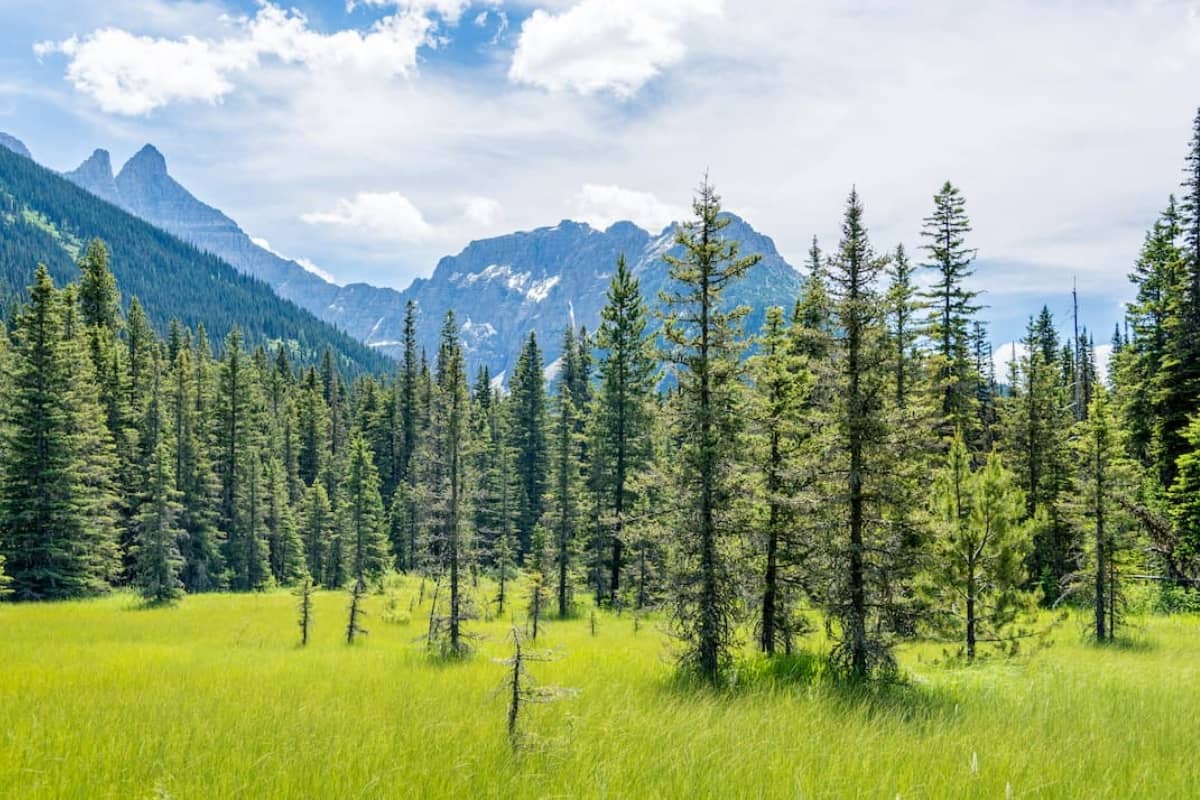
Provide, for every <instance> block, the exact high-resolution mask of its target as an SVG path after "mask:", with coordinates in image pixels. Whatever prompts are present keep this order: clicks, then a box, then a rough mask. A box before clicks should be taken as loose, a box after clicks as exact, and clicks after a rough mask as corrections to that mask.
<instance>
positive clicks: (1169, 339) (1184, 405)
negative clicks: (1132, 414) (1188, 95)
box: [1154, 110, 1200, 486]
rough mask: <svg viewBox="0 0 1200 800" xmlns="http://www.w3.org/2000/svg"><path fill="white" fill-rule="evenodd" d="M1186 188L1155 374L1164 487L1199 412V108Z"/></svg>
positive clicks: (1169, 481) (1172, 478)
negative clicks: (1173, 277) (1177, 267)
mask: <svg viewBox="0 0 1200 800" xmlns="http://www.w3.org/2000/svg"><path fill="white" fill-rule="evenodd" d="M1182 188H1183V196H1182V200H1181V202H1180V206H1179V235H1180V243H1179V244H1180V248H1179V254H1180V256H1181V264H1180V266H1181V269H1180V270H1179V274H1178V275H1177V276H1176V281H1177V283H1176V284H1175V286H1173V287H1171V289H1170V291H1169V294H1168V296H1167V297H1166V301H1167V316H1166V318H1165V319H1164V320H1163V333H1164V335H1165V348H1164V352H1163V355H1162V361H1161V362H1160V363H1159V364H1158V365H1157V366H1158V372H1157V374H1156V375H1155V378H1156V386H1155V401H1156V402H1155V409H1154V410H1155V439H1156V449H1157V461H1158V464H1159V472H1160V478H1159V480H1160V483H1161V484H1162V485H1163V486H1170V485H1172V483H1174V481H1175V475H1176V465H1177V462H1178V459H1179V457H1180V456H1181V455H1183V454H1184V453H1185V452H1187V449H1188V445H1187V442H1186V440H1185V438H1184V431H1185V429H1186V428H1187V426H1188V423H1189V421H1190V419H1191V418H1192V417H1193V416H1194V415H1195V414H1196V413H1197V412H1200V110H1198V111H1197V113H1196V117H1195V121H1194V124H1193V129H1192V139H1191V142H1190V143H1189V145H1188V155H1187V159H1186V162H1185V168H1184V182H1183V186H1182Z"/></svg>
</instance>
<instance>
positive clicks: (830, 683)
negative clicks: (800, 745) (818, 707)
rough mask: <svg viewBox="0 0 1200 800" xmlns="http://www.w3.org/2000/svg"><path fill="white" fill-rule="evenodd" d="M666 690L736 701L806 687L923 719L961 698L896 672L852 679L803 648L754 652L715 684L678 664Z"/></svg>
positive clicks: (844, 703)
mask: <svg viewBox="0 0 1200 800" xmlns="http://www.w3.org/2000/svg"><path fill="white" fill-rule="evenodd" d="M663 688H664V690H665V691H667V692H669V693H671V694H674V695H676V696H678V697H685V696H700V697H708V698H713V699H720V700H726V701H729V702H737V700H738V698H739V697H742V696H746V695H749V694H753V693H758V694H761V693H764V692H766V693H770V692H781V693H782V692H796V691H804V692H806V693H807V694H808V696H809V697H810V698H813V699H816V700H821V701H823V702H826V703H828V704H830V705H832V706H833V707H835V708H837V709H838V710H839V711H842V712H844V713H846V714H866V715H868V716H869V717H874V716H887V717H890V718H893V719H898V720H901V721H904V722H911V723H924V722H929V721H933V720H938V719H944V718H947V717H949V716H952V715H954V714H956V713H957V710H958V708H959V705H960V701H961V698H960V697H958V696H957V695H955V694H953V693H952V692H951V691H950V690H949V689H946V688H942V687H937V686H931V685H929V684H925V683H922V682H920V681H919V680H917V679H915V678H913V677H910V676H908V675H906V674H904V673H903V672H895V673H891V674H887V675H884V676H881V677H876V678H873V679H870V680H863V679H856V678H853V677H851V676H848V675H846V674H845V673H844V672H843V671H841V670H839V669H837V668H836V667H835V666H834V665H833V664H832V663H831V661H830V658H829V656H828V655H827V654H823V653H815V652H812V651H807V650H802V651H799V652H796V653H792V654H789V655H783V656H775V657H772V658H767V657H765V656H763V657H756V658H752V659H747V660H744V661H739V662H737V663H736V664H734V665H732V666H730V668H729V669H728V671H727V677H726V679H725V682H724V683H722V684H720V685H713V684H712V683H711V682H709V681H707V680H705V679H704V678H703V677H702V676H700V675H698V674H697V673H695V672H694V671H688V670H686V669H677V670H675V671H674V672H672V674H671V675H670V677H668V678H667V680H666V681H665V683H664V686H663Z"/></svg>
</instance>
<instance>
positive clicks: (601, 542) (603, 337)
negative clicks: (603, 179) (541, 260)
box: [592, 255, 658, 605]
mask: <svg viewBox="0 0 1200 800" xmlns="http://www.w3.org/2000/svg"><path fill="white" fill-rule="evenodd" d="M600 319H601V322H600V328H599V329H598V330H597V331H596V346H597V347H598V348H599V350H600V366H599V371H600V391H599V394H598V396H597V398H596V404H595V409H596V410H595V414H594V420H593V428H594V433H593V436H592V439H593V441H594V442H595V446H594V447H593V463H592V471H593V473H594V475H593V484H594V486H595V488H596V490H597V491H598V493H600V494H603V495H604V497H605V498H606V499H605V501H604V507H603V509H602V513H600V514H597V515H596V516H597V523H598V524H602V525H603V527H604V528H610V529H611V533H610V534H609V536H608V537H604V536H603V535H600V536H597V537H596V540H597V541H596V542H595V546H596V547H597V548H602V550H603V551H606V552H607V559H606V560H607V567H608V568H607V570H606V572H607V579H608V580H607V583H608V602H609V604H610V605H616V602H617V595H618V593H619V592H620V590H621V568H622V565H623V562H624V559H625V554H624V547H625V542H624V536H625V530H624V528H625V517H626V514H627V508H628V507H629V505H630V504H631V503H632V502H633V501H634V497H633V496H632V492H631V489H632V484H633V481H632V478H633V476H634V475H636V474H638V473H639V472H640V471H641V470H642V469H644V468H645V466H646V462H647V460H648V458H649V455H650V448H649V446H648V445H649V436H648V433H649V430H650V426H651V424H652V417H651V414H652V411H653V408H652V405H651V400H652V397H653V393H654V384H655V381H656V379H657V374H658V368H657V364H656V362H655V358H654V351H653V338H652V334H651V333H650V332H649V330H648V324H649V319H648V316H647V313H646V304H645V301H644V300H643V299H642V293H641V288H640V286H639V284H638V279H637V278H636V277H634V275H633V273H632V272H631V271H630V269H629V267H628V265H627V264H626V263H625V256H624V255H621V256H620V257H619V258H618V259H617V271H616V274H614V275H613V278H612V281H611V283H610V284H609V287H608V294H607V302H606V303H605V305H604V308H603V309H601V311H600ZM605 518H611V523H610V524H604V522H603V521H604V520H605ZM606 538H607V539H610V540H611V541H607V542H606V541H605V539H606ZM605 545H607V547H606V546H605ZM603 559H604V556H603V554H601V553H598V554H597V560H598V561H602V560H603ZM598 566H599V565H598Z"/></svg>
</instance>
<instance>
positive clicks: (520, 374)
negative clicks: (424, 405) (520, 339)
mask: <svg viewBox="0 0 1200 800" xmlns="http://www.w3.org/2000/svg"><path fill="white" fill-rule="evenodd" d="M509 409H510V410H511V413H512V419H511V420H510V422H509V426H508V428H509V436H511V437H512V448H513V450H514V451H515V453H516V461H515V463H514V465H513V466H514V467H515V469H516V472H517V475H518V476H520V482H521V493H520V494H519V495H518V497H517V540H518V542H519V547H520V552H521V554H522V556H524V555H526V554H528V553H529V551H530V546H531V543H532V538H533V528H534V526H536V525H537V523H538V521H539V520H541V518H542V514H543V513H544V512H545V510H546V505H545V494H546V469H547V464H548V460H549V454H548V447H547V442H546V389H545V378H544V376H543V373H542V350H541V348H540V347H538V343H537V336H536V335H535V334H533V333H530V334H529V339H528V340H527V341H526V343H525V346H524V347H523V348H522V349H521V355H520V357H519V358H518V359H517V366H516V369H515V370H514V371H513V381H512V395H511V397H510V399H509Z"/></svg>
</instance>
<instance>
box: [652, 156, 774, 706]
mask: <svg viewBox="0 0 1200 800" xmlns="http://www.w3.org/2000/svg"><path fill="white" fill-rule="evenodd" d="M692 211H693V213H694V214H695V218H694V219H693V220H691V221H689V222H687V223H685V224H684V225H682V226H681V227H680V228H679V230H678V233H677V235H676V245H677V246H678V247H680V248H681V249H682V251H683V252H682V255H681V256H679V257H676V256H672V255H666V256H664V259H665V260H666V262H667V265H668V271H669V274H670V276H671V279H672V280H673V281H674V282H675V286H677V287H678V288H677V289H675V290H674V291H672V292H670V293H664V295H663V297H662V300H663V302H664V305H665V306H666V308H667V316H666V319H665V320H664V325H663V337H664V339H665V340H666V342H667V345H668V347H669V348H670V350H669V356H670V360H671V361H672V363H673V364H674V365H675V367H676V371H675V374H676V376H677V377H678V379H679V391H680V398H681V403H682V405H681V408H680V411H681V414H680V417H679V419H678V422H677V425H678V427H677V429H676V435H677V436H679V437H680V439H681V440H682V441H683V446H682V448H681V452H680V456H681V464H680V467H681V469H680V484H679V495H680V500H681V504H682V505H684V506H685V507H686V508H688V509H689V513H685V514H684V515H683V517H682V519H681V523H682V527H681V529H680V530H679V531H678V536H677V545H678V553H677V563H676V570H675V592H676V594H675V609H674V616H673V624H674V632H675V635H676V636H677V637H678V638H679V640H680V641H681V642H682V643H683V646H684V652H683V663H684V664H685V665H686V666H687V667H689V668H694V669H695V670H696V671H697V672H698V673H699V674H700V675H701V676H702V677H703V678H704V679H705V680H708V681H711V682H714V683H715V682H716V681H718V680H719V679H720V677H721V674H722V672H723V671H724V669H725V668H726V666H727V665H728V663H729V660H730V658H731V647H732V644H733V640H734V626H733V603H734V592H735V586H734V579H733V575H732V571H731V570H732V565H731V564H730V563H729V555H728V552H727V550H728V545H727V541H728V538H729V536H730V531H729V530H728V524H729V520H728V517H727V515H728V507H729V500H730V481H731V475H730V473H731V471H732V470H733V465H734V461H735V455H736V454H735V448H736V438H735V437H736V434H737V429H738V422H739V417H738V414H737V403H738V394H739V392H738V389H739V377H740V373H741V365H740V363H739V360H738V357H739V356H740V354H741V351H742V348H743V342H742V341H741V338H740V324H741V321H742V319H743V318H744V317H745V315H746V312H747V309H746V308H744V307H739V308H735V309H729V308H727V307H726V306H725V305H723V302H722V301H723V300H724V293H725V291H726V289H727V288H728V287H729V286H730V284H732V283H734V282H736V281H737V280H739V279H740V278H742V277H743V276H745V274H746V273H747V272H748V271H749V270H750V269H751V268H752V267H753V266H754V265H755V264H757V263H758V261H759V260H760V258H761V257H760V256H758V255H751V256H744V257H743V256H741V255H739V253H738V245H737V243H736V242H733V241H729V240H726V239H724V238H722V237H721V231H722V230H723V229H724V228H725V227H726V226H727V225H728V224H729V222H730V218H729V217H728V216H721V204H720V199H719V197H718V196H717V193H716V190H715V189H714V188H713V186H712V184H710V183H709V182H708V179H707V177H706V178H705V180H704V181H703V183H702V184H701V185H700V188H699V191H698V192H697V195H696V197H695V199H694V200H693V202H692Z"/></svg>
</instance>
